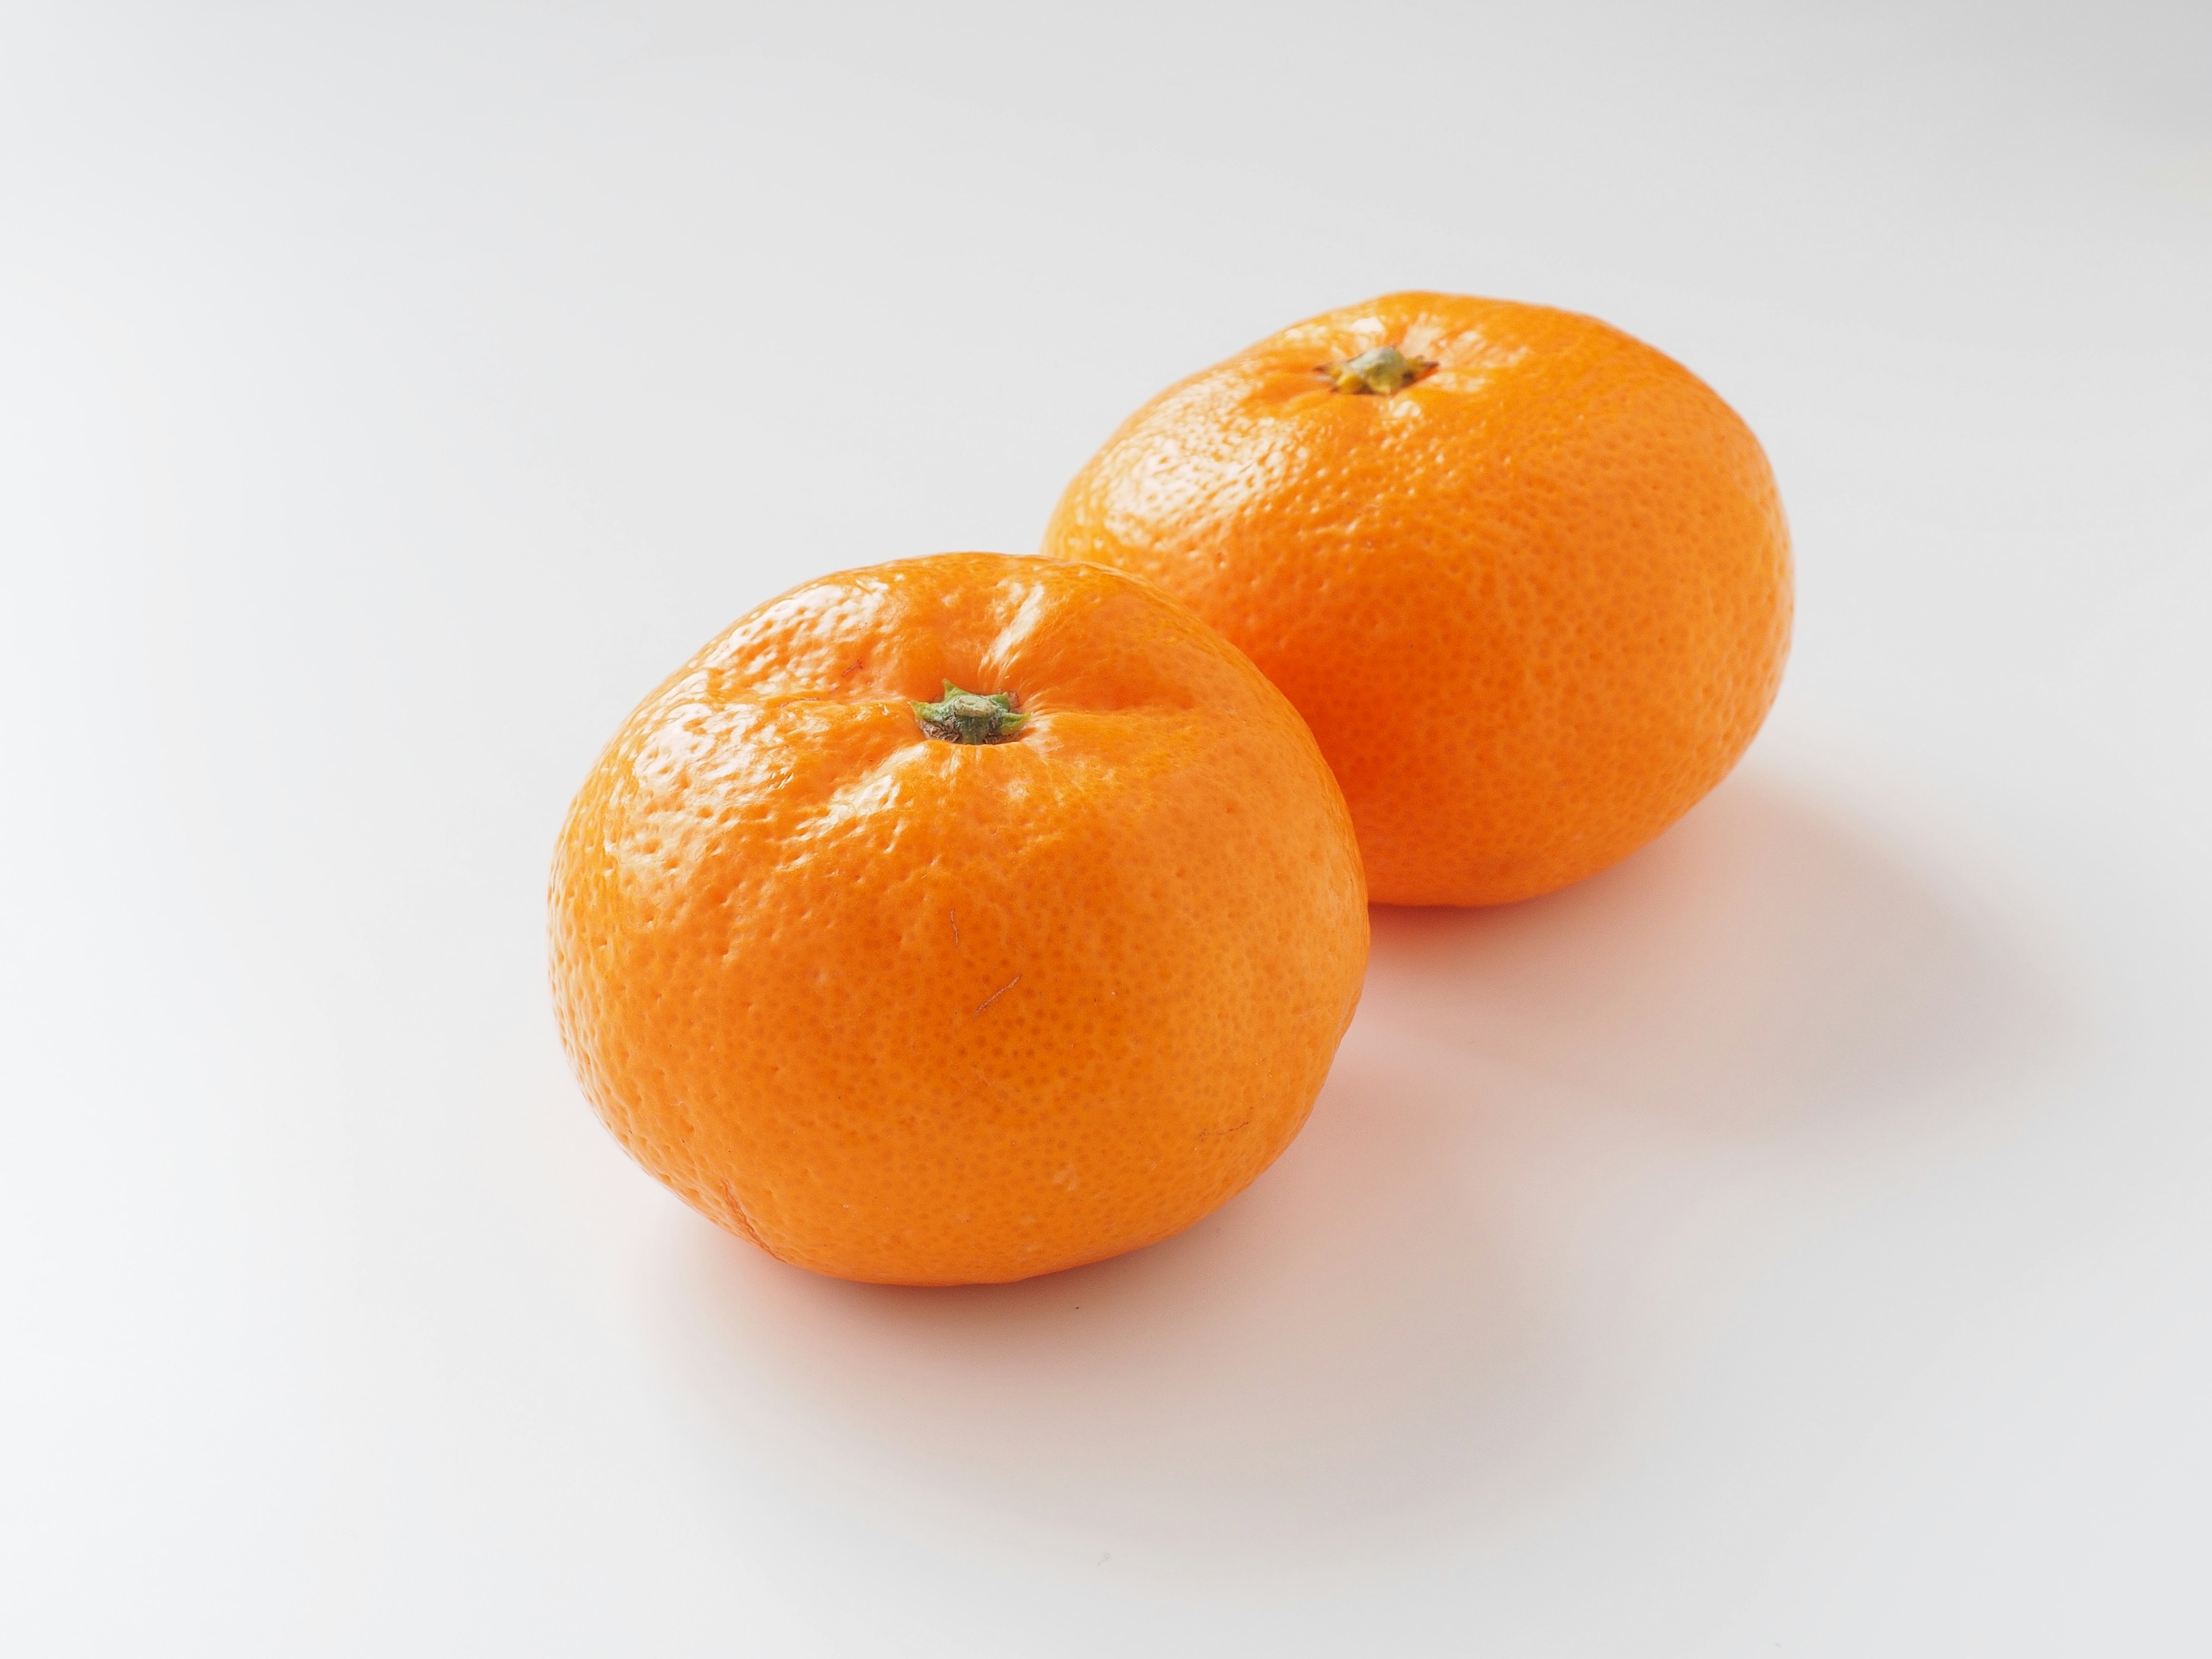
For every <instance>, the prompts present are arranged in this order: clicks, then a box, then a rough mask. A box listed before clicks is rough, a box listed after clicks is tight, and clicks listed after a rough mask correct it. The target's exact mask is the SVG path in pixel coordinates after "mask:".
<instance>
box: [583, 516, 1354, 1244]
mask: <svg viewBox="0 0 2212 1659" xmlns="http://www.w3.org/2000/svg"><path fill="white" fill-rule="evenodd" d="M961 688H964V690H963V689H961ZM551 908H552V969H553V984H554V994H555V1001H556V1006H557V1008H558V1012H559V1016H560V1022H561V1029H562V1034H563V1036H564V1038H565V1040H566V1042H567V1045H568V1052H569V1055H570V1058H571V1060H573V1062H574V1066H575V1068H576V1071H577V1073H578V1075H579V1076H580V1079H582V1082H583V1085H584V1087H585V1090H586V1093H587V1094H588V1095H589V1096H590V1097H591V1099H592V1103H593V1104H594V1105H596V1106H597V1108H598V1109H599V1113H600V1115H601V1116H602V1117H603V1118H605V1121H606V1123H607V1125H608V1127H610V1128H611V1129H612V1130H613V1131H614V1133H616V1135H617V1136H618V1137H619V1138H620V1139H621V1140H622V1141H623V1145H624V1146H627V1147H629V1150H630V1152H632V1153H633V1154H635V1157H636V1158H637V1159H638V1161H639V1162H640V1163H641V1164H644V1165H645V1167H646V1168H647V1169H648V1170H651V1171H652V1172H653V1174H654V1175H656V1176H659V1177H660V1179H661V1180H663V1181H665V1182H667V1183H668V1185H669V1186H671V1187H672V1188H675V1190H676V1191H677V1192H678V1194H681V1195H682V1196H683V1197H684V1199H686V1200H689V1201H690V1203H691V1204H692V1205H693V1206H695V1207H696V1208H697V1209H699V1210H700V1211H702V1212H704V1213H705V1214H707V1215H708V1216H709V1217H711V1218H714V1220H715V1221H718V1222H720V1224H721V1225H723V1226H725V1227H726V1228H728V1229H729V1230H730V1231H732V1232H734V1233H737V1234H738V1235H739V1236H740V1237H744V1238H748V1239H750V1240H751V1241H752V1242H753V1243H756V1244H757V1245H759V1246H760V1247H761V1248H762V1249H764V1250H766V1251H768V1252H769V1254H770V1255H775V1256H778V1257H781V1259H782V1260H784V1261H790V1262H795V1263H797V1264H798V1265H799V1266H801V1267H811V1268H813V1269H815V1270H816V1271H817V1272H820V1273H834V1274H836V1275H838V1276H839V1277H842V1278H846V1279H872V1280H877V1281H880V1282H884V1283H893V1284H915V1285H944V1284H954V1283H963V1282H970V1281H988V1280H1000V1279H1019V1278H1023V1277H1024V1276H1026V1275H1028V1274H1031V1273H1048V1272H1050V1271H1052V1270H1053V1269H1054V1268H1059V1267H1073V1266H1075V1265H1076V1264H1078V1263H1079V1262H1085V1261H1097V1260H1098V1259H1100V1258H1102V1257H1104V1256H1109V1255H1115V1254H1116V1253H1117V1252H1119V1251H1122V1250H1129V1249H1135V1248H1137V1247H1138V1246H1139V1245H1143V1244H1149V1243H1152V1242H1153V1241H1155V1240H1157V1239H1160V1238H1164V1237H1167V1236H1168V1235H1169V1234H1170V1233H1173V1232H1175V1231H1177V1230H1178V1229H1180V1228H1182V1227H1186V1226H1188V1225H1190V1224H1191V1223H1192V1222H1193V1221H1195V1220H1196V1219H1198V1218H1200V1216H1202V1215H1204V1214H1206V1212H1208V1211H1209V1210H1211V1209H1212V1208H1213V1207H1214V1206H1216V1205H1218V1204H1219V1203H1221V1202H1222V1201H1223V1200H1225V1199H1227V1198H1229V1197H1230V1196H1231V1194H1235V1193H1237V1192H1238V1191H1239V1190H1241V1189H1242V1188H1243V1187H1244V1186H1245V1185H1246V1184H1247V1183H1248V1182H1250V1181H1251V1180H1252V1179H1253V1178H1254V1177H1255V1176H1257V1175H1258V1174H1259V1173H1260V1172H1261V1170H1264V1169H1266V1168H1267V1165H1268V1164H1270V1163H1271V1162H1273V1159H1274V1158H1275V1157H1276V1155H1277V1154H1278V1153H1279V1152H1281V1151H1282V1150H1283V1148H1284V1147H1285V1146H1286V1145H1288V1144H1289V1142H1290V1140H1291V1137H1292V1136H1293V1135H1295V1134H1296V1133H1297V1131H1298V1129H1299V1127H1300V1126H1301V1125H1302V1124H1303V1123H1304V1121H1305V1117H1306V1114H1307V1113H1308V1111H1309V1110H1310V1109H1311V1106H1312V1103H1313V1099H1314V1097H1315V1095H1316V1092H1317V1091H1319V1089H1320V1087H1321V1085H1322V1078H1323V1077H1324V1076H1325V1075H1326V1073H1328V1066H1329V1062H1330V1059H1331V1057H1332V1056H1333V1055H1334V1053H1335V1050H1336V1045H1337V1042H1338V1040H1339V1039H1340V1037H1341V1036H1343V1033H1344V1030H1345V1027H1346V1024H1348V1023H1349V1021H1350V1019H1351V1018H1352V1007H1353V1005H1354V1004H1355V1002H1356V1001H1357V1000H1358V993H1359V984H1360V978H1361V975H1362V973H1363V971H1364V967H1365V963H1366V958H1367V911H1366V890H1365V888H1364V884H1363V883H1362V880H1361V876H1360V867H1359V856H1358V848H1357V846H1356V844H1355V842H1354V841H1353V837H1352V824H1351V819H1350V817H1349V816H1348V815H1347V814H1346V811H1345V806H1344V801H1343V798H1342V796H1341V795H1340V794H1339V793H1338V791H1337V787H1336V785H1335V782H1334V780H1333V779H1332V778H1331V777H1330V775H1329V771H1328V766H1327V764H1326V763H1324V762H1323V761H1322V757H1321V753H1320V751H1319V750H1317V749H1316V747H1315V745H1314V741H1313V738H1312V737H1311V736H1310V734H1309V733H1308V732H1307V731H1306V728H1305V726H1304V724H1303V723H1302V722H1301V721H1300V720H1299V719H1298V717H1297V713H1296V711H1294V710H1293V709H1292V708H1291V706H1290V704H1289V703H1288V702H1285V700H1284V698H1283V696H1282V695H1281V694H1280V693H1279V692H1278V691H1277V690H1275V689H1274V688H1273V686H1271V685H1270V684H1268V683H1267V680H1266V679H1265V678H1263V677H1262V676H1261V674H1260V672H1259V671H1257V670H1256V669H1255V668H1254V667H1253V666H1252V665H1251V663H1250V662H1249V661H1248V660H1247V659H1245V658H1244V656H1243V654H1242V653H1239V652H1238V651H1237V649H1236V647H1233V646H1231V645H1230V644H1229V643H1228V642H1227V641H1225V640H1223V639H1222V638H1221V637H1220V635H1218V634H1216V633H1215V632H1214V631H1213V630H1212V629H1210V628H1208V627H1207V626H1206V624H1205V623H1203V622H1201V621H1200V620H1199V618H1198V617H1195V616H1194V615H1193V614H1192V613H1191V612H1190V611H1188V610H1187V609H1185V608H1184V607H1183V606H1182V605H1180V604H1178V603H1176V601H1175V600H1173V599H1170V598H1169V597H1168V596H1167V595H1165V594H1164V593H1162V592H1159V591H1158V589H1156V588H1153V587H1152V586H1148V585H1146V584H1145V583H1143V582H1140V581H1138V580H1134V579H1133V578H1131V577H1129V576H1127V575H1124V574H1121V573H1120V572H1118V571H1112V570H1105V569H1101V568H1097V567H1096V566H1090V565H1081V564H1071V563H1062V562H1052V561H1048V560H1043V559H1038V558H1012V557H1006V556H1000V555H996V554H987V553H963V554H946V555H944V556H939V557H936V558H927V559H915V560H908V561H906V562H900V563H895V564H884V565H878V566H875V567H872V568H868V569H864V570H853V571H848V572H846V573H845V574H842V575H836V576H829V577H825V578H823V580H819V581H815V582H810V583H808V584H807V585H806V586H803V587H799V588H796V589H794V590H793V591H792V592H789V593H787V594H785V595H784V596H783V597H782V598H781V599H776V600H774V601H772V602H771V603H769V604H768V605H763V606H762V607H761V608H760V609H758V610H757V611H753V612H752V613H751V614H750V615H749V616H746V617H743V618H741V619H740V620H739V621H738V622H737V623H734V624H732V626H731V628H730V629H728V630H727V631H726V633H724V634H723V635H721V636H720V638H718V639H716V640H715V641H714V642H713V643H711V644H710V645H708V647H706V648H705V649H703V650H702V651H701V652H700V653H698V655H696V657H694V658H692V659H691V660H690V662H689V663H687V664H685V665H684V667H682V668H681V669H679V670H678V671H677V672H676V674H675V675H674V676H673V677H672V678H670V679H669V680H668V681H667V682H666V683H665V684H663V685H662V686H661V688H660V689H659V690H657V691H655V692H654V693H653V695H652V696H649V697H647V699H646V700H645V702H643V703H642V704H641V705H640V706H639V708H638V709H637V711H636V712H635V714H632V715H631V716H630V718H629V723H628V724H627V725H625V726H623V729H622V731H621V732H620V733H619V734H618V735H617V737H616V738H615V739H614V742H613V743H612V744H611V745H610V746H609V748H608V749H607V750H606V752H605V754H604V755H603V756H601V757H600V758H599V763H598V764H597V765H596V766H595V767H593V769H592V774H591V776H590V778H589V779H588V780H587V781H586V782H585V784H584V787H583V789H582V791H581V793H579V794H578V796H577V797H576V800H575V804H574V806H573V807H572V808H571V809H570V811H569V814H568V823H567V825H566V827H565V828H564V829H562V835H561V841H560V845H559V848H558V851H557V853H556V858H555V861H554V867H553V879H552V896H551Z"/></svg>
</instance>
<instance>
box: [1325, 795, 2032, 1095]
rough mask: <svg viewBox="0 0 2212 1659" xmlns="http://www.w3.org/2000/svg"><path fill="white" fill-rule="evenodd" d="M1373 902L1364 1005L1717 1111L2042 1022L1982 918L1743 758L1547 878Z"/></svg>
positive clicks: (1493, 1055)
mask: <svg viewBox="0 0 2212 1659" xmlns="http://www.w3.org/2000/svg"><path fill="white" fill-rule="evenodd" d="M1374 920H1375V954H1374V963H1373V965H1372V967H1371V968H1370V972H1369V975H1368V981H1367V989H1366V994H1365V999H1364V1002H1363V1004H1362V1008H1361V1013H1362V1016H1363V1018H1365V1019H1367V1020H1368V1021H1369V1022H1370V1024H1374V1025H1376V1026H1377V1027H1379V1028H1381V1029H1383V1030H1388V1031H1389V1032H1391V1033H1393V1034H1395V1035H1401V1036H1407V1037H1411V1038H1414V1039H1416V1040H1419V1041H1420V1042H1425V1043H1434V1044H1439V1045H1442V1046H1443V1047H1444V1048H1447V1049H1449V1050H1451V1051H1455V1052H1458V1053H1462V1054H1467V1055H1468V1056H1470V1057H1480V1059H1482V1060H1485V1061H1487V1062H1491V1063H1502V1064H1506V1065H1510V1066H1516V1067H1521V1068H1525V1069H1527V1070H1528V1071H1531V1072H1534V1073H1540V1074H1541V1075H1543V1076H1546V1077H1547V1078H1551V1079H1555V1080H1557V1081H1558V1082H1559V1083H1561V1084H1564V1085H1569V1086H1571V1087H1574V1088H1576V1089H1577V1090H1579V1091H1587V1092H1593V1093H1598V1094H1602V1095H1605V1096H1607V1097H1613V1098H1615V1099H1617V1100H1618V1101H1620V1103H1621V1104H1622V1106H1623V1108H1624V1109H1626V1110H1631V1111H1633V1112H1637V1113H1639V1114H1643V1115H1667V1116H1669V1117H1672V1118H1674V1119H1676V1120H1679V1121H1685V1122H1687V1123H1692V1124H1699V1125H1704V1126H1706V1127H1713V1128H1716V1129H1735V1130H1738V1131H1744V1130H1755V1129H1757V1128H1759V1127H1762V1126H1781V1125H1784V1124H1786V1123H1787V1122H1788V1121H1790V1120H1793V1119H1798V1118H1802V1117H1804V1116H1806V1115H1808V1114H1818V1113H1822V1112H1827V1111H1831V1110H1836V1111H1848V1110H1862V1109H1870V1108H1871V1107H1873V1106H1874V1105H1875V1103H1876V1102H1877V1101H1878V1100H1879V1099H1881V1098H1883V1097H1886V1096H1887V1094H1888V1092H1889V1091H1890V1089H1891V1085H1905V1086H1906V1087H1907V1088H1908V1089H1909V1088H1910V1087H1911V1086H1913V1085H1923V1084H1925V1083H1928V1082H1929V1081H1932V1080H1933V1079H1935V1078H1936V1076H1937V1075H1939V1074H1941V1073H1946V1072H1948V1071H1949V1070H1951V1069H1952V1068H1954V1067H1959V1068H1964V1069H1966V1070H1973V1069H1976V1068H1978V1067H1980V1066H1985V1065H1988V1064H1991V1063H1995V1064H1997V1065H1999V1066H2004V1065H2007V1064H2008V1063H2010V1062H2012V1061H2015V1060H2018V1058H2019V1057H2021V1055H2022V1054H2025V1053H2026V1052H2027V1051H2029V1050H2032V1049H2033V1048H2036V1047H2038V1046H2039V1036H2041V1035H2042V1033H2040V1032H2039V1029H2038V1013H2037V1010H2038V1007H2039V1004H2040V1003H2041V1002H2042V1001H2043V1000H2044V999H2043V998H2042V997H2041V996H2040V995H2039V993H2038V992H2037V991H2036V990H2035V988H2034V987H2033V986H2032V984H2031V983H2030V982H2029V981H2028V980H2027V977H2026V976H2025V975H2024V973H2023V972H2022V971H2021V970H2020V969H2018V968H2017V967H2016V966H2015V964H2014V963H2010V962H2008V960H2007V956H2006V952H2005V951H2004V948H2003V942H2002V940H2001V939H1998V938H1996V936H1995V933H1994V924H1993V923H1992V922H1990V921H1988V920H1985V919H1982V918H1977V917H1974V916H1972V915H1970V914H1968V913H1967V911H1966V909H1965V908H1963V906H1962V904H1961V903H1960V902H1958V901H1956V900H1948V899H1947V898H1946V897H1945V896H1942V895H1941V894H1939V893H1938V892H1937V891H1936V890H1934V889H1933V888H1932V887H1931V886H1930V885H1929V884H1927V883H1926V882H1925V881H1924V880H1923V879H1922V878H1919V877H1917V875H1916V874H1915V872H1912V871H1911V870H1910V869H1908V868H1906V867H1905V866H1902V865H1901V864H1900V863H1899V862H1898V860H1897V859H1896V856H1895V855H1894V854H1892V853H1890V852H1888V851H1887V850H1886V849H1885V848H1883V847H1882V846H1881V844H1880V843H1879V842H1877V841H1876V840H1875V839H1874V838H1873V837H1872V836H1870V835H1869V833H1868V832H1866V831H1865V830H1863V829H1858V828H1857V827H1855V826H1853V825H1852V824H1851V823H1850V822H1849V821H1848V820H1847V819H1846V818H1844V817H1842V816H1841V815H1840V814H1839V813H1838V812H1837V811H1835V810H1833V809H1832V808H1823V807H1822V806H1820V805H1817V804H1816V803H1815V802H1814V801H1813V800H1812V799H1808V797H1807V796H1805V795H1804V794H1802V793H1799V792H1796V791H1794V790H1791V789H1789V788H1785V787H1782V786H1780V785H1778V784H1777V783H1775V782H1773V781H1769V780H1766V779H1762V778H1758V777H1746V778H1739V779H1737V780H1735V781H1732V782H1731V783H1729V785H1728V786H1726V787H1724V788H1723V790H1722V791H1721V792H1720V793H1717V794H1716V795H1715V796H1714V797H1713V799H1711V800H1710V801H1708V802H1706V803H1705V805H1704V806H1702V807H1701V808H1699V811H1696V812H1695V813H1693V814H1692V816H1691V817H1689V818H1687V819H1686V820H1685V821H1684V822H1683V823H1681V824H1680V826H1678V827H1677V828H1676V829H1674V831H1673V832H1671V833H1670V834H1668V835H1667V836H1662V837H1661V839H1660V840H1659V841H1658V842H1656V843H1654V844H1653V845H1652V846H1650V847H1649V848H1645V849H1644V851H1643V852H1642V853H1640V854H1638V855H1637V856H1636V857H1635V858H1633V859H1631V860H1628V861H1627V862H1626V863H1625V864H1623V865H1621V866H1618V867H1616V868H1614V869H1613V870H1609V871H1606V872H1602V873H1601V874H1600V875H1597V876H1595V877H1594V878H1591V879H1590V880H1589V881H1586V882H1584V883H1583V884H1580V885H1578V886H1577V887H1573V888H1570V889H1568V890H1566V891H1565V892H1561V893H1555V894H1553V895H1550V896H1547V897H1545V898H1541V899H1536V900H1533V901H1531V902H1528V903H1525V904H1518V905H1511V906H1508V907H1505V908H1501V909H1496V910H1475V911H1470V910H1409V909H1393V908H1380V907H1378V908H1376V911H1375V913H1374Z"/></svg>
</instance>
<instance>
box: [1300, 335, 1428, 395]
mask: <svg viewBox="0 0 2212 1659" xmlns="http://www.w3.org/2000/svg"><path fill="white" fill-rule="evenodd" d="M1436 370H1437V366H1436V363H1435V362H1434V361H1433V360H1431V359H1430V358H1427V357H1408V356H1407V355H1406V354H1405V353H1404V352H1402V351H1401V350H1399V349H1398V348H1397V347H1395V346H1392V345H1383V346H1376V348H1375V349H1373V350H1372V351H1363V352H1361V353H1360V354H1359V355H1358V356H1357V357H1347V358H1346V359H1345V360H1344V361H1343V362H1335V363H1324V364H1322V368H1321V371H1320V372H1321V374H1322V375H1323V376H1325V377H1326V378H1327V380H1328V385H1329V390H1330V391H1332V392H1350V393H1352V395H1353V396H1354V397H1363V398H1364V397H1378V398H1382V397H1388V396H1389V394H1390V393H1392V392H1397V391H1401V390H1402V389H1404V388H1405V387H1407V386H1411V385H1413V382H1414V381H1416V380H1420V379H1422V378H1423V377H1425V376H1426V375H1430V374H1435V373H1436Z"/></svg>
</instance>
